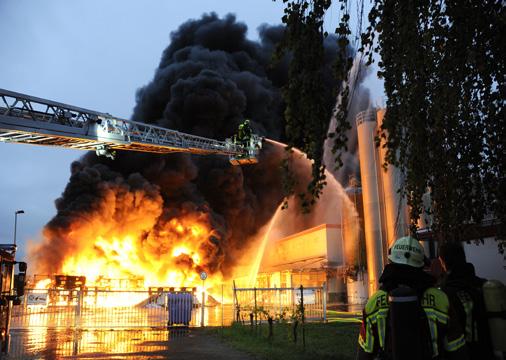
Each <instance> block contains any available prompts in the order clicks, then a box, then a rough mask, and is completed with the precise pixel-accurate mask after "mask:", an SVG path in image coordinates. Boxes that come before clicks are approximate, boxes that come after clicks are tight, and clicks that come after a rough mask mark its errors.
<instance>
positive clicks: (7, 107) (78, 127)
mask: <svg viewBox="0 0 506 360" xmlns="http://www.w3.org/2000/svg"><path fill="white" fill-rule="evenodd" d="M0 141H2V142H13V143H22V144H32V145H45V146H60V147H66V148H71V149H79V150H93V151H95V152H96V154H97V155H99V156H106V157H109V158H111V159H114V156H115V153H116V150H130V151H140V152H147V153H158V154H168V153H174V152H185V153H191V154H200V155H211V154H218V155H225V156H228V157H229V160H230V162H231V163H232V164H233V165H243V164H255V163H257V162H258V153H259V151H260V149H261V147H262V138H261V137H259V136H258V135H256V134H251V136H248V138H247V139H245V141H244V139H243V141H240V142H238V141H235V140H234V139H226V140H225V141H219V140H214V139H208V138H205V137H201V136H196V135H191V134H185V133H182V132H179V131H176V130H171V129H166V128H163V127H159V126H155V125H150V124H145V123H141V122H137V121H131V120H125V119H121V118H118V117H115V116H112V115H110V114H107V113H101V112H97V111H93V110H87V109H83V108H79V107H75V106H71V105H66V104H62V103H59V102H55V101H51V100H46V99H41V98H38V97H34V96H29V95H25V94H20V93H17V92H13V91H9V90H5V89H0Z"/></svg>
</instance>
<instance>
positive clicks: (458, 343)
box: [445, 335, 466, 351]
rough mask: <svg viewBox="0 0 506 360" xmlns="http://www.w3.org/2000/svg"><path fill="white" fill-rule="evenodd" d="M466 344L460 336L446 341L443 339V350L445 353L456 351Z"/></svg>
mask: <svg viewBox="0 0 506 360" xmlns="http://www.w3.org/2000/svg"><path fill="white" fill-rule="evenodd" d="M465 344H466V339H465V338H464V335H460V336H459V337H458V338H457V339H455V340H452V341H448V340H447V339H445V349H446V350H447V351H456V350H458V349H460V348H461V347H462V346H464V345H465Z"/></svg>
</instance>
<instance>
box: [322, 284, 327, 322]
mask: <svg viewBox="0 0 506 360" xmlns="http://www.w3.org/2000/svg"><path fill="white" fill-rule="evenodd" d="M322 299H323V322H327V282H325V281H324V282H323V294H322Z"/></svg>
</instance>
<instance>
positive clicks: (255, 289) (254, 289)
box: [253, 287, 257, 326]
mask: <svg viewBox="0 0 506 360" xmlns="http://www.w3.org/2000/svg"><path fill="white" fill-rule="evenodd" d="M253 294H254V296H255V326H256V325H257V288H256V287H254V288H253Z"/></svg>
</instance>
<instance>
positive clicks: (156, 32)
mask: <svg viewBox="0 0 506 360" xmlns="http://www.w3.org/2000/svg"><path fill="white" fill-rule="evenodd" d="M211 11H215V12H216V13H217V14H218V15H220V16H223V15H225V14H227V13H235V14H236V15H237V18H238V20H240V21H242V22H245V23H246V24H247V25H248V29H249V32H248V34H249V37H250V38H252V39H255V38H257V32H256V29H257V27H258V26H259V25H261V24H262V23H269V24H278V23H280V18H281V16H282V2H281V1H278V2H273V1H269V0H265V1H229V0H227V1H218V2H216V1H195V0H190V1H166V0H157V1H146V2H144V1H142V2H141V1H100V0H92V1H89V0H86V1H66V0H47V1H35V0H31V1H30V0H2V1H0V33H1V34H2V38H3V39H2V51H1V52H0V88H4V89H8V90H12V91H17V92H21V93H25V94H29V95H33V96H37V97H41V98H46V99H50V100H54V101H59V102H62V103H67V104H71V105H75V106H79V107H83V108H88V109H92V110H97V111H102V112H108V113H110V114H113V115H115V116H119V117H123V118H129V117H130V115H131V112H132V108H133V107H134V104H135V91H136V90H137V89H138V88H139V87H141V86H143V85H145V84H146V83H148V82H149V81H150V80H151V78H152V77H153V75H154V70H155V68H156V66H157V65H158V62H159V59H160V56H161V54H162V51H163V49H164V48H165V47H166V46H167V45H168V44H169V35H170V32H171V31H173V30H176V29H177V28H178V26H179V25H181V24H182V23H183V22H185V21H186V20H188V19H190V18H199V17H200V16H201V15H202V14H203V13H205V12H211ZM82 154H84V153H83V152H80V151H77V150H68V149H63V148H49V147H38V146H30V145H19V144H5V143H0V157H1V159H2V162H1V173H2V176H1V177H0V203H1V204H2V206H1V207H0V238H1V239H2V241H1V242H2V243H6V242H12V238H13V231H14V212H15V211H16V210H17V209H23V210H25V214H23V215H19V217H18V237H17V238H18V244H19V245H20V249H19V250H20V252H19V254H20V256H21V257H23V256H24V254H25V251H26V244H27V242H28V241H38V239H40V231H41V229H42V228H43V226H44V225H45V224H46V223H47V222H48V220H50V219H51V217H52V216H53V215H54V214H55V209H54V200H55V199H56V198H57V197H58V196H59V195H60V194H61V192H62V191H63V189H64V187H65V185H66V183H67V181H68V178H69V174H70V171H69V168H70V164H71V162H72V161H74V160H76V159H78V158H79V157H80V156H81V155H82Z"/></svg>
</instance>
